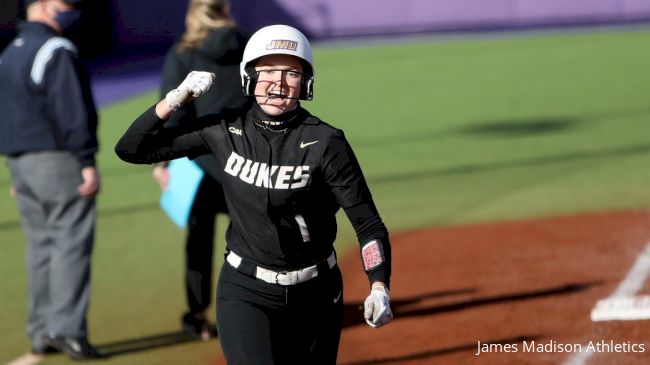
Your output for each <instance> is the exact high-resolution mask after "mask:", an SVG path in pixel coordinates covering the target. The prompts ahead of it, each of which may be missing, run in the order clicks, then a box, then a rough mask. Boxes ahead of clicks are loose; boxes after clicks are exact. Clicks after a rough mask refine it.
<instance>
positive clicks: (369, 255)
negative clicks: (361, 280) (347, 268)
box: [361, 240, 384, 271]
mask: <svg viewBox="0 0 650 365" xmlns="http://www.w3.org/2000/svg"><path fill="white" fill-rule="evenodd" d="M361 257H362V258H363V268H364V269H365V270H366V271H369V270H372V269H374V268H375V267H377V266H379V265H381V264H383V263H384V255H383V254H382V252H381V247H379V242H377V240H373V241H370V242H368V243H366V244H365V245H364V246H363V247H362V248H361Z"/></svg>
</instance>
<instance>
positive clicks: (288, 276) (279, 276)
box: [275, 271, 298, 285]
mask: <svg viewBox="0 0 650 365" xmlns="http://www.w3.org/2000/svg"><path fill="white" fill-rule="evenodd" d="M292 274H293V275H292ZM275 283H276V284H278V285H295V284H298V273H297V272H295V271H291V272H286V271H282V272H277V273H275Z"/></svg>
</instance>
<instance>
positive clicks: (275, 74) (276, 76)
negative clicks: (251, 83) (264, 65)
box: [255, 69, 307, 86]
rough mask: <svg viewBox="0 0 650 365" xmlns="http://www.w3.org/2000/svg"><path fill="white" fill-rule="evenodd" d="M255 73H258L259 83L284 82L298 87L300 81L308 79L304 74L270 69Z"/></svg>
mask: <svg viewBox="0 0 650 365" xmlns="http://www.w3.org/2000/svg"><path fill="white" fill-rule="evenodd" d="M255 73H257V82H260V81H262V82H277V81H284V82H285V83H286V84H287V85H289V86H298V85H300V81H302V80H303V78H306V77H307V76H306V75H305V74H304V73H302V72H299V71H293V70H278V69H268V70H256V71H255Z"/></svg>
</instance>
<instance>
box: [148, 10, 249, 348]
mask: <svg viewBox="0 0 650 365" xmlns="http://www.w3.org/2000/svg"><path fill="white" fill-rule="evenodd" d="M185 27H186V30H185V33H183V35H182V37H181V39H180V40H179V41H178V42H176V43H175V44H174V45H173V46H172V48H171V49H170V50H169V52H168V53H167V56H166V59H165V65H164V69H163V80H162V87H161V96H162V97H164V96H165V95H166V94H167V93H168V92H169V91H171V90H173V89H175V88H176V87H177V86H178V85H179V84H180V83H181V82H182V81H183V79H184V78H185V76H187V74H188V73H189V72H190V71H192V70H202V71H209V72H212V73H214V74H215V75H216V80H215V84H214V87H213V88H212V89H210V91H209V92H208V93H207V94H206V95H205V96H204V97H203V98H201V99H196V100H194V101H192V102H190V103H187V104H185V105H184V106H183V108H181V109H180V110H179V111H178V113H175V114H174V115H173V116H172V117H171V118H169V120H168V121H167V123H166V124H165V126H166V127H172V126H178V125H181V124H184V123H188V122H192V121H194V119H196V117H197V116H201V115H204V114H213V113H219V112H221V111H222V110H223V109H224V108H236V107H240V106H242V105H243V104H244V103H245V102H246V97H245V96H244V94H243V93H242V92H241V90H240V86H239V85H240V82H241V80H240V76H239V62H240V61H241V59H242V54H243V52H244V48H245V46H246V42H247V38H246V36H245V35H244V34H243V33H242V31H241V30H240V29H239V28H238V27H237V24H236V23H235V21H234V20H233V19H232V18H231V16H230V2H229V0H191V1H190V4H189V8H188V11H187V15H186V18H185ZM196 162H197V163H198V164H199V166H201V167H202V168H203V169H204V170H205V171H206V172H207V174H204V177H203V179H202V181H201V183H200V185H199V189H198V191H197V194H196V197H195V200H194V204H193V206H192V210H191V212H190V217H189V222H188V230H187V234H186V238H185V289H186V295H187V304H188V311H187V312H186V313H184V314H183V315H182V317H181V328H182V330H183V332H184V333H186V334H188V335H190V336H193V337H200V338H202V339H204V340H207V339H209V338H210V336H211V335H212V334H213V333H211V330H210V326H209V325H208V322H207V319H206V310H207V308H208V307H209V306H210V299H211V297H212V266H213V265H212V264H213V256H214V255H213V251H214V232H215V218H216V215H217V213H227V212H228V210H227V208H226V203H225V200H224V196H223V190H222V188H221V185H219V183H218V182H217V181H216V180H215V179H214V178H213V177H211V175H210V174H214V171H213V170H214V166H215V161H214V157H212V156H211V155H205V156H202V157H199V158H197V159H196ZM168 164H169V162H163V163H159V164H155V165H154V169H153V177H154V180H155V181H156V182H157V183H158V184H159V185H160V187H161V189H163V190H165V189H166V188H167V183H168V181H169V178H170V174H169V171H168V169H167V166H168Z"/></svg>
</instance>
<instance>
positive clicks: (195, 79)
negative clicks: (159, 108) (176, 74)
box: [165, 71, 215, 110]
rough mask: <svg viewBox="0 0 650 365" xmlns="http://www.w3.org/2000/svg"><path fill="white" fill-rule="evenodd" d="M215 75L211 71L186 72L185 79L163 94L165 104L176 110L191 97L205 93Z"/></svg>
mask: <svg viewBox="0 0 650 365" xmlns="http://www.w3.org/2000/svg"><path fill="white" fill-rule="evenodd" d="M214 77H215V75H214V74H213V73H212V72H205V71H192V72H190V73H189V74H187V77H185V80H183V82H181V84H180V85H178V87H177V88H176V89H174V90H171V91H170V92H168V93H167V95H165V100H166V101H167V105H169V107H170V108H171V109H172V110H178V109H179V108H180V107H182V106H183V105H184V104H185V103H187V102H188V101H189V100H190V98H191V97H194V98H197V97H199V96H201V95H203V94H205V93H206V92H207V91H208V90H209V89H210V86H212V82H213V81H214Z"/></svg>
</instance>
